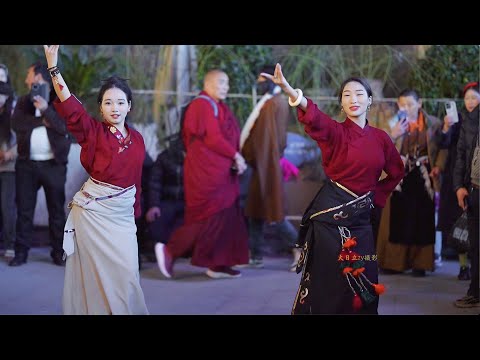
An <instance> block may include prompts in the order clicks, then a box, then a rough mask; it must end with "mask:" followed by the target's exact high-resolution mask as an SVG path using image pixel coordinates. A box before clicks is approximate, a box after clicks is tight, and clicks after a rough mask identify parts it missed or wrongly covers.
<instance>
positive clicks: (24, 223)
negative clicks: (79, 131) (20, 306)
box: [9, 62, 71, 266]
mask: <svg viewBox="0 0 480 360" xmlns="http://www.w3.org/2000/svg"><path fill="white" fill-rule="evenodd" d="M25 84H26V85H27V87H28V88H29V89H30V90H32V87H34V88H42V87H46V91H45V92H44V93H42V94H41V95H35V96H33V94H32V93H30V94H27V95H24V96H22V97H21V98H20V99H19V100H18V102H17V105H16V107H15V110H14V113H13V116H12V128H13V130H14V131H15V132H16V134H17V143H18V159H17V163H16V166H15V171H16V197H17V237H16V241H15V257H14V258H13V259H12V260H11V261H10V263H9V265H10V266H19V265H22V264H25V263H26V262H27V257H28V251H29V250H30V247H31V245H32V236H33V217H34V211H35V205H36V200H37V192H38V190H39V189H40V187H41V186H43V189H44V191H45V198H46V202H47V209H48V226H49V235H50V244H51V246H52V251H51V252H50V256H51V257H52V260H53V262H54V264H56V265H59V266H63V265H64V261H63V260H62V255H63V249H62V243H63V228H64V226H65V209H64V206H65V182H66V175H67V161H68V153H69V151H70V144H71V138H70V136H69V134H68V132H67V127H66V124H65V120H64V119H63V118H61V117H60V116H59V115H58V114H57V112H56V111H55V108H54V107H53V100H54V98H55V95H54V94H55V93H54V92H53V91H52V90H53V86H52V83H51V78H50V74H49V72H48V70H47V66H46V65H44V64H42V63H40V62H36V63H34V64H32V65H31V66H30V67H29V68H28V72H27V77H26V78H25ZM45 97H47V98H49V99H46V98H45Z"/></svg>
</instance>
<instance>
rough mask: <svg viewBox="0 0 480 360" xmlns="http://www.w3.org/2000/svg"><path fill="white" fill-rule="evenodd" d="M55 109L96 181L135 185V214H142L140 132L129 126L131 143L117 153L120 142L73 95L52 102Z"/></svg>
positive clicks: (142, 147)
mask: <svg viewBox="0 0 480 360" xmlns="http://www.w3.org/2000/svg"><path fill="white" fill-rule="evenodd" d="M54 106H55V109H56V110H57V112H58V113H59V114H60V116H62V117H63V118H64V119H66V121H67V128H68V131H70V133H71V134H72V135H73V136H74V137H75V138H76V139H77V141H78V144H79V145H80V146H81V148H82V150H81V152H80V162H81V163H82V165H83V167H84V168H85V170H86V171H87V173H88V174H89V175H90V176H91V177H93V178H94V179H96V180H99V181H102V182H106V183H109V184H112V185H116V186H120V187H122V188H126V187H129V186H131V185H135V187H136V193H135V204H134V206H133V207H134V209H135V217H136V218H138V217H139V216H140V215H141V207H140V194H141V191H142V187H141V178H142V165H143V160H144V158H145V143H144V141H143V137H142V135H141V134H140V133H139V132H138V131H136V130H134V129H132V128H130V127H128V125H127V124H125V127H126V128H127V130H128V133H129V134H130V138H131V141H132V143H131V144H130V145H128V148H127V149H125V150H124V151H121V152H119V146H120V145H119V142H118V139H117V138H116V137H115V135H114V134H113V133H112V132H111V131H110V130H109V127H108V125H107V124H106V123H105V122H99V121H97V120H95V119H94V118H93V117H91V116H90V115H89V114H88V113H87V112H86V110H85V109H84V108H83V105H82V104H81V103H80V102H79V101H78V99H77V98H76V97H75V96H70V97H69V98H68V99H67V100H65V101H64V102H60V101H59V100H58V99H57V100H55V102H54Z"/></svg>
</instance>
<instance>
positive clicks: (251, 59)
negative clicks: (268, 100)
mask: <svg viewBox="0 0 480 360" xmlns="http://www.w3.org/2000/svg"><path fill="white" fill-rule="evenodd" d="M197 56H198V77H197V78H198V87H199V88H200V89H201V88H203V78H204V76H205V74H206V73H207V72H208V71H209V70H211V69H215V68H218V69H222V70H223V71H225V72H226V73H227V75H228V76H229V79H230V90H229V92H230V93H239V94H250V93H251V92H252V86H254V85H255V83H256V79H257V77H258V71H259V69H260V67H262V66H263V65H267V64H275V63H274V62H273V57H272V49H271V47H270V46H267V45H197ZM227 103H228V104H229V105H230V106H231V108H232V111H233V112H234V114H235V116H236V117H237V118H238V120H239V121H240V123H241V124H243V123H244V122H245V121H246V120H247V117H248V115H249V114H250V112H251V111H252V101H251V99H246V98H228V99H227Z"/></svg>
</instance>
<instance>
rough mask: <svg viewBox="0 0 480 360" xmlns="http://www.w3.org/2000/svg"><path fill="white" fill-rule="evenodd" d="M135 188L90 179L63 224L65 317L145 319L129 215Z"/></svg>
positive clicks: (76, 197)
mask: <svg viewBox="0 0 480 360" xmlns="http://www.w3.org/2000/svg"><path fill="white" fill-rule="evenodd" d="M135 191H136V189H135V186H131V187H129V188H126V189H123V188H120V187H117V186H114V185H110V184H106V183H101V182H99V181H97V180H94V179H92V178H90V179H88V180H87V181H86V182H85V184H84V185H83V187H82V189H80V191H78V192H77V193H76V194H75V196H74V198H73V200H72V202H71V203H70V207H71V211H70V214H69V216H68V219H67V222H66V225H65V234H64V235H65V236H64V250H65V252H66V253H67V255H68V257H67V261H66V268H65V281H64V288H63V313H64V314H66V315H87V314H88V315H90V314H91V315H107V314H113V315H133V314H135V315H146V314H148V310H147V307H146V305H145V299H144V296H143V291H142V288H141V286H140V274H139V270H138V246H137V238H136V225H135V219H134V214H133V204H134V201H135Z"/></svg>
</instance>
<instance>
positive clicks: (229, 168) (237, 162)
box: [155, 70, 248, 278]
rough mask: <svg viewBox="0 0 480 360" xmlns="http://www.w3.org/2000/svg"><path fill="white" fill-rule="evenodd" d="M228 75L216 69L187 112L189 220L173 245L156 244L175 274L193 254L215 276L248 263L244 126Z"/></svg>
mask: <svg viewBox="0 0 480 360" xmlns="http://www.w3.org/2000/svg"><path fill="white" fill-rule="evenodd" d="M228 89H229V86H228V76H227V74H225V73H224V72H223V71H219V70H212V71H210V72H209V73H207V75H206V76H205V80H204V89H203V91H202V92H201V93H200V96H199V97H197V98H195V99H194V100H192V102H191V103H190V105H189V106H188V109H187V110H186V112H185V118H184V123H183V128H182V138H183V141H184V144H185V148H186V157H185V163H184V187H185V202H186V204H185V224H184V225H183V226H181V227H180V228H178V229H177V230H176V231H175V232H174V233H173V234H172V236H171V237H170V239H169V241H168V244H167V245H164V244H161V243H158V244H156V246H155V254H156V256H157V261H158V266H159V268H160V271H161V272H162V273H163V275H165V276H166V277H171V276H172V269H173V263H174V261H175V259H177V258H178V257H189V256H191V263H192V265H196V266H201V267H206V268H208V270H207V275H208V276H210V277H212V278H236V277H239V276H240V272H239V271H237V270H234V269H232V266H234V265H236V264H244V263H246V262H248V232H247V229H246V225H245V221H244V218H243V215H242V212H241V209H240V206H239V196H240V183H239V178H238V175H239V174H241V173H242V172H243V171H244V170H245V169H246V164H245V160H244V159H243V157H242V156H241V155H240V153H239V152H238V150H239V137H240V129H239V126H238V122H237V120H236V118H235V116H234V115H233V113H232V112H231V110H230V109H229V107H228V106H227V104H225V103H224V102H222V100H224V99H225V98H226V96H227V93H228Z"/></svg>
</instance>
